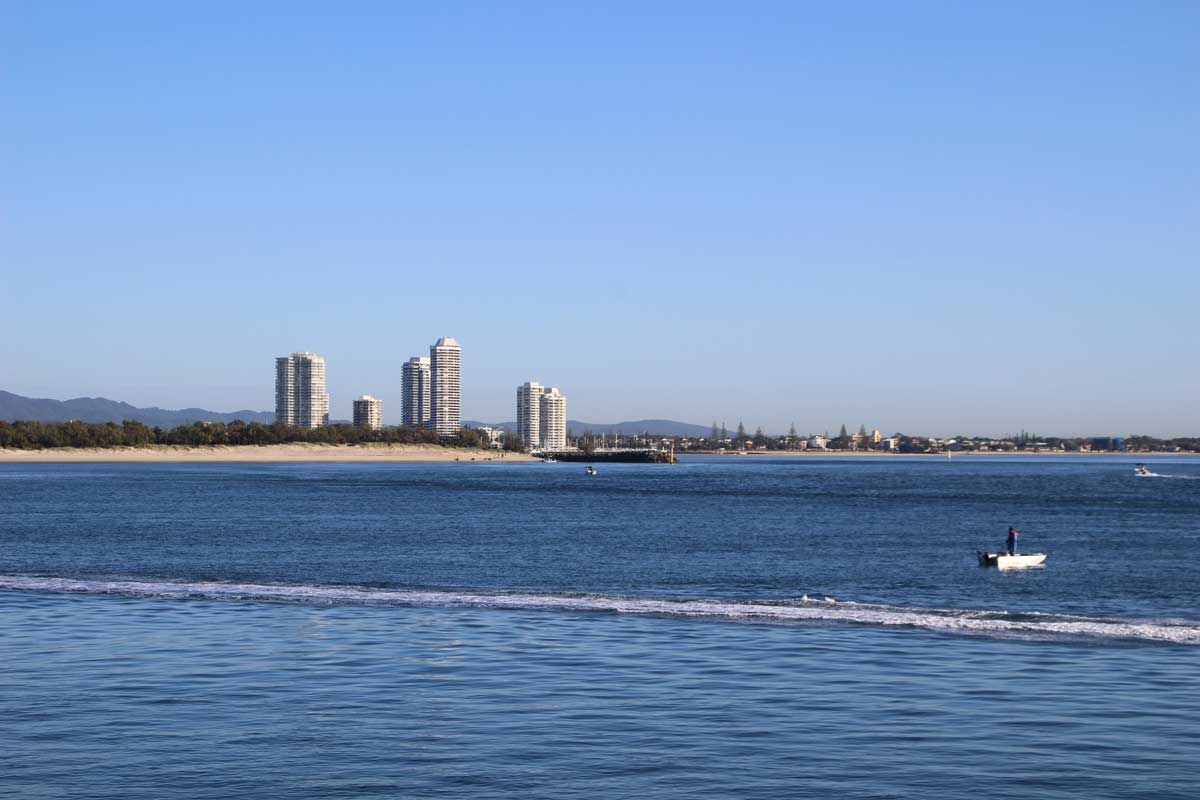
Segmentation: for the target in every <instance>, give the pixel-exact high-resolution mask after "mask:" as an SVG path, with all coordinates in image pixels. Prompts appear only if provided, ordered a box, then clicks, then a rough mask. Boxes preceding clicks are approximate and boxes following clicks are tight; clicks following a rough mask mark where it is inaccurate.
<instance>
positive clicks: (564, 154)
mask: <svg viewBox="0 0 1200 800" xmlns="http://www.w3.org/2000/svg"><path fill="white" fill-rule="evenodd" d="M372 8H373V11H372V14H371V16H370V19H371V22H370V23H368V22H367V21H366V19H365V18H362V17H358V16H355V15H342V14H333V13H329V14H326V13H323V12H319V11H317V10H311V9H310V10H309V12H306V13H303V14H292V15H278V14H274V13H270V12H269V11H268V10H266V9H246V10H244V11H243V12H242V13H241V14H240V15H239V17H238V19H237V23H236V25H231V19H230V18H229V17H228V15H227V14H226V13H225V12H224V11H222V10H221V9H218V8H203V9H198V10H196V11H195V12H194V13H193V14H192V15H191V16H189V22H188V25H187V26H186V32H185V30H184V28H182V27H180V26H179V24H178V20H177V19H176V15H175V13H174V12H173V11H172V10H171V9H168V8H165V7H164V8H154V7H143V8H139V9H138V10H137V11H134V10H131V9H130V8H118V9H112V10H110V12H109V13H107V14H105V15H102V16H97V17H86V18H85V16H84V15H80V14H78V13H75V12H74V11H73V10H71V9H70V8H68V7H59V6H53V5H50V6H45V7H39V8H36V9H28V10H25V11H23V12H22V13H21V14H19V15H18V16H19V19H20V21H19V24H15V25H13V26H9V27H7V28H5V30H4V31H3V32H2V33H0V44H3V45H4V47H5V52H6V53H7V54H9V56H10V58H11V59H12V60H13V61H14V63H20V64H22V69H21V70H19V71H17V72H16V73H14V74H13V75H11V76H9V80H6V81H5V83H4V87H3V88H2V89H0V91H2V92H3V93H4V99H5V107H6V108H7V109H9V110H10V113H11V114H12V115H13V117H14V118H16V119H20V120H22V124H21V125H19V126H10V128H11V129H10V130H8V131H7V135H6V136H5V137H2V138H0V160H3V162H4V163H5V164H6V176H5V181H4V182H3V183H2V184H0V208H3V209H4V211H5V213H3V214H0V241H2V242H3V243H4V246H3V249H2V251H0V261H2V263H3V264H4V272H5V278H6V288H7V290H8V291H9V292H10V293H11V295H12V296H13V297H15V298H20V299H21V300H22V302H20V303H13V304H10V308H8V309H7V310H6V313H5V314H4V315H2V316H0V363H3V364H4V371H3V376H2V377H0V388H4V389H6V390H8V391H12V392H15V393H18V394H21V395H25V396H38V397H59V398H64V397H77V396H105V397H112V398H119V399H121V400H125V401H128V402H131V403H133V404H135V405H139V406H160V407H174V408H180V407H185V406H202V407H207V408H212V409H238V408H257V409H264V410H267V409H270V408H271V405H272V398H271V397H270V395H269V391H270V390H269V388H267V389H264V388H263V385H262V379H261V374H262V365H261V354H262V353H264V352H265V353H273V354H274V353H286V352H291V350H292V349H293V348H294V347H295V346H296V345H297V344H300V345H302V346H305V347H311V348H315V349H316V350H317V351H318V352H320V353H321V354H322V355H324V356H325V357H326V358H327V359H328V360H329V363H330V364H331V365H333V366H332V367H331V372H330V386H331V387H332V392H331V394H332V397H331V402H332V403H333V406H334V409H335V416H337V417H344V416H347V415H348V414H349V411H350V404H351V402H352V400H353V398H354V397H356V396H357V395H358V394H359V393H360V392H361V391H363V390H364V389H369V390H370V391H371V392H372V394H374V395H376V396H380V397H383V398H385V399H386V398H399V397H401V376H400V374H399V370H398V369H396V368H394V366H393V368H392V369H390V370H388V371H385V370H383V369H381V368H380V365H381V364H384V363H387V364H391V365H395V364H396V363H397V357H398V355H399V354H403V353H410V354H411V352H410V350H409V346H403V347H400V346H398V345H397V343H403V342H413V341H424V338H423V337H422V338H420V339H417V338H416V337H417V336H420V335H421V332H422V331H431V330H434V331H436V330H453V331H455V333H456V334H457V335H458V337H459V339H460V341H463V342H468V343H469V347H470V365H471V366H470V373H469V378H468V381H469V383H468V386H467V394H466V395H465V397H464V398H463V403H464V405H463V406H462V408H461V414H462V416H463V417H465V418H468V419H480V420H503V419H507V418H508V417H509V416H511V413H512V412H511V409H510V407H511V403H512V400H511V393H512V386H513V384H514V380H515V379H519V378H520V376H524V375H553V376H554V377H555V380H556V381H557V382H558V383H559V385H561V386H569V387H570V388H571V396H572V407H573V409H574V414H575V416H577V417H580V418H583V419H601V420H603V419H608V420H620V419H639V418H663V417H666V418H673V419H681V420H688V421H693V422H695V423H697V424H705V423H706V421H708V420H711V419H713V418H717V419H726V420H730V421H732V420H733V419H736V418H738V417H739V416H740V417H742V418H743V419H746V420H747V424H749V425H751V426H753V427H757V426H758V425H761V426H763V427H764V428H766V429H769V430H775V431H779V430H785V429H786V428H787V427H788V426H789V425H790V424H791V422H792V421H793V420H796V421H797V422H798V423H801V424H804V425H805V426H806V427H808V426H811V427H813V428H815V429H818V430H821V429H824V428H826V427H836V426H837V425H839V424H841V422H842V421H843V420H847V421H851V420H855V419H865V420H878V421H880V422H883V421H887V427H888V428H889V429H890V428H895V429H900V430H920V431H928V432H930V433H932V434H939V435H950V434H953V433H955V432H959V431H972V432H981V433H994V434H1002V433H1004V432H1005V431H1012V430H1017V429H1020V428H1026V429H1037V430H1053V431H1056V432H1061V433H1062V434H1064V435H1093V434H1104V433H1109V432H1116V431H1120V432H1126V433H1129V432H1145V433H1149V434H1161V435H1175V434H1181V433H1182V434H1187V433H1195V432H1196V431H1197V429H1198V428H1200V419H1198V418H1197V414H1196V411H1195V398H1196V397H1197V396H1200V376H1198V375H1197V374H1196V373H1195V371H1194V370H1191V369H1188V368H1187V366H1186V365H1188V364H1190V363H1192V362H1193V361H1194V359H1195V352H1196V346H1197V343H1198V338H1197V337H1198V331H1197V326H1196V324H1195V323H1194V322H1193V321H1192V320H1193V316H1194V315H1193V310H1192V304H1193V301H1192V298H1194V297H1195V296H1197V294H1198V293H1200V271H1198V270H1196V269H1195V268H1194V262H1195V258H1196V254H1197V253H1198V252H1200V228H1198V227H1197V226H1196V225H1195V224H1194V220H1195V218H1196V217H1197V213H1198V212H1200V188H1198V187H1200V181H1198V180H1196V177H1197V175H1200V150H1198V149H1197V148H1196V147H1195V146H1194V142H1195V141H1196V140H1197V139H1200V118H1198V117H1197V115H1196V114H1195V112H1194V111H1193V109H1195V108H1196V107H1197V106H1198V103H1197V100H1198V99H1200V98H1197V96H1196V92H1195V89H1194V87H1193V86H1192V82H1191V81H1189V80H1187V77H1188V76H1190V75H1193V74H1196V73H1197V72H1198V71H1200V50H1198V49H1197V48H1196V47H1195V43H1194V35H1193V32H1194V31H1195V29H1196V25H1197V24H1198V23H1200V10H1198V9H1197V8H1196V7H1195V6H1190V5H1184V4H1175V5H1172V4H1168V5H1166V6H1163V7H1161V8H1159V9H1157V10H1156V11H1155V13H1153V14H1150V13H1145V12H1144V10H1143V9H1140V8H1136V7H1133V6H1128V7H1118V6H1105V7H1103V8H1093V7H1087V8H1086V13H1083V10H1082V8H1081V7H1075V6H1071V5H1070V4H1068V6H1064V7H1055V8H1046V7H1045V6H1044V5H1039V6H1034V5H1032V4H1028V5H1023V4H1020V3H1018V4H1016V5H1006V6H1003V7H1000V6H997V7H987V8H976V7H967V6H963V7H943V8H939V9H938V10H937V12H936V13H934V12H932V11H928V10H927V11H924V12H920V13H913V11H912V10H911V9H905V8H903V7H887V8H878V9H874V10H873V11H872V13H871V14H870V15H869V24H864V22H865V18H864V16H863V14H862V12H860V11H856V10H854V9H852V8H841V7H822V8H807V7H800V6H795V7H792V6H788V5H786V4H780V5H768V6H766V7H762V8H760V9H758V10H757V11H756V12H755V13H750V14H745V13H732V12H730V11H728V10H727V11H724V12H722V11H719V10H718V9H716V8H714V7H707V8H705V9H703V10H702V11H695V10H694V9H690V8H687V9H685V8H684V7H670V6H668V7H663V8H662V9H660V10H658V11H656V12H654V13H647V14H644V15H642V16H639V17H638V22H637V24H636V25H631V24H629V22H630V18H629V17H628V16H627V15H626V14H622V13H620V12H618V11H616V10H611V9H610V10H600V11H594V12H585V11H584V10H582V9H578V8H570V7H560V8H550V9H546V10H545V12H544V13H542V14H538V15H528V17H527V18H525V19H524V20H523V21H522V23H521V24H520V25H512V24H509V22H510V20H509V15H510V14H511V13H512V12H509V11H505V10H500V9H493V10H490V11H489V10H479V11H478V12H477V13H478V15H479V16H478V18H477V20H476V21H477V23H478V24H476V25H472V26H465V27H464V26H462V25H461V24H459V22H458V19H457V17H456V16H455V13H454V12H453V11H451V10H449V9H439V8H413V7H388V6H386V5H379V6H373V7H372ZM1031 21H1036V24H1031ZM232 28H236V30H238V31H240V32H241V33H240V34H239V35H237V36H229V35H226V34H227V33H228V31H230V30H231V29H232ZM664 42H670V43H671V47H672V49H671V50H670V51H669V52H668V51H664V50H663V47H662V45H663V43H664ZM798 42H799V43H803V46H797V43H798ZM897 43H904V44H903V46H900V45H898V44H897ZM1014 52H1020V54H1021V57H1020V58H1019V59H1014V58H1013V53H1014ZM447 53H451V54H455V55H454V57H445V54H447ZM614 53H615V54H618V57H613V54H614ZM49 54H54V55H53V57H50V56H49ZM948 65H953V69H950V68H948ZM230 74H237V75H238V76H239V78H238V80H237V81H236V82H231V81H230V80H228V78H227V76H228V75H230ZM415 75H421V76H424V77H423V79H422V80H414V79H413V78H412V76H415ZM164 86H165V87H171V90H170V91H159V90H158V88H157V87H164ZM319 109H333V110H335V112H336V113H325V112H324V111H318V110H319ZM635 121H636V122H635ZM281 275H286V276H287V278H286V282H287V286H288V289H287V292H286V302H274V301H271V300H269V298H273V297H275V296H277V295H278V294H279V293H280V292H281V283H280V276H281ZM517 277H519V279H515V278H517ZM363 286H365V287H370V288H369V290H368V291H361V290H360V289H359V288H358V287H363ZM423 289H426V290H427V291H423ZM393 298H398V299H400V301H401V302H400V304H399V305H400V310H399V311H397V310H396V309H395V306H396V304H395V303H393V302H387V301H391V300H392V299H393ZM317 334H319V335H317ZM85 341H86V342H87V345H88V347H87V353H86V356H84V355H82V354H81V344H82V343H83V342H85ZM630 384H633V385H637V386H638V387H639V391H638V392H636V393H631V392H628V391H627V390H626V388H625V387H626V386H628V385H630ZM395 407H396V406H394V405H393V406H389V408H393V409H394V408H395Z"/></svg>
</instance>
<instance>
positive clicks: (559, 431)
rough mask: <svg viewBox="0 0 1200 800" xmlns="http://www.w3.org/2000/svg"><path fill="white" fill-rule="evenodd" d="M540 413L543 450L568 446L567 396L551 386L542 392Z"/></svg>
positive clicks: (539, 421) (539, 420)
mask: <svg viewBox="0 0 1200 800" xmlns="http://www.w3.org/2000/svg"><path fill="white" fill-rule="evenodd" d="M540 406H541V407H540V409H539V413H538V417H539V419H538V423H539V425H540V430H541V440H542V449H543V450H561V449H562V448H564V447H566V446H567V398H566V397H565V396H564V395H563V394H561V393H560V392H559V391H558V388H557V387H555V386H551V387H550V390H549V391H546V392H542V396H541V399H540Z"/></svg>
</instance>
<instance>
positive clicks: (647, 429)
mask: <svg viewBox="0 0 1200 800" xmlns="http://www.w3.org/2000/svg"><path fill="white" fill-rule="evenodd" d="M463 424H464V425H466V426H468V427H472V428H477V427H479V426H481V425H486V426H488V427H490V428H503V429H504V430H506V431H515V430H516V429H517V423H515V422H500V423H488V422H474V421H468V422H463ZM567 430H569V431H572V432H574V433H576V434H579V433H583V432H584V431H591V432H592V433H628V434H634V433H650V434H654V435H657V436H691V437H702V436H708V435H709V434H710V433H711V432H712V429H711V428H709V427H707V426H704V425H693V424H691V423H690V422H676V421H675V420H673V419H636V420H630V421H628V422H580V421H579V420H577V419H569V420H567Z"/></svg>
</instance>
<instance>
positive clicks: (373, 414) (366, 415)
mask: <svg viewBox="0 0 1200 800" xmlns="http://www.w3.org/2000/svg"><path fill="white" fill-rule="evenodd" d="M354 427H356V428H367V429H368V430H372V431H377V430H379V429H380V428H382V427H383V401H382V400H380V399H379V398H378V397H371V395H369V394H364V395H362V396H361V397H359V398H358V399H357V400H355V401H354Z"/></svg>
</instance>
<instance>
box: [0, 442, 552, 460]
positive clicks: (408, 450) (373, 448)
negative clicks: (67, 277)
mask: <svg viewBox="0 0 1200 800" xmlns="http://www.w3.org/2000/svg"><path fill="white" fill-rule="evenodd" d="M539 460H540V459H538V458H534V457H533V456H531V455H528V454H526V453H514V452H501V451H497V450H477V449H466V448H458V447H443V446H441V445H435V444H357V445H336V444H308V443H295V444H268V445H209V446H196V447H192V446H188V445H152V446H149V447H111V448H110V447H52V448H46V449H43V450H6V449H0V463H9V464H19V463H56V462H57V463H81V462H94V463H103V462H116V463H137V462H219V461H225V462H242V463H272V462H281V463H282V462H301V461H320V462H347V463H352V462H375V463H379V462H383V463H388V462H390V463H404V462H412V463H447V462H448V463H454V462H465V463H480V462H489V461H490V462H499V463H505V462H507V463H515V462H529V461H539Z"/></svg>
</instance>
